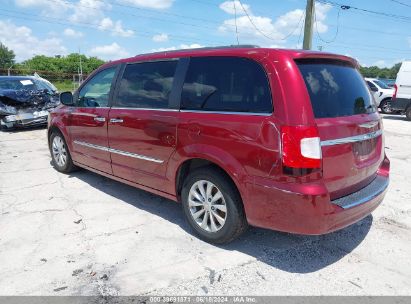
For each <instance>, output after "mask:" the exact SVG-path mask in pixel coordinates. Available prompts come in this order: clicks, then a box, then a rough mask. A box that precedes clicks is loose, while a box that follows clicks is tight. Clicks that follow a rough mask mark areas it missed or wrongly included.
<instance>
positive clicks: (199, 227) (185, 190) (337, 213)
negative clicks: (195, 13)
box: [48, 47, 389, 243]
mask: <svg viewBox="0 0 411 304" xmlns="http://www.w3.org/2000/svg"><path fill="white" fill-rule="evenodd" d="M60 100H61V102H62V104H63V106H61V107H58V108H57V109H55V110H54V111H53V112H51V115H50V121H49V125H48V139H49V147H50V153H51V157H52V163H53V165H54V167H55V168H56V169H57V170H58V171H60V172H63V173H69V172H71V171H72V170H74V169H75V168H76V167H82V168H86V169H88V170H91V171H94V172H97V173H98V174H101V175H104V176H107V177H109V178H112V179H114V180H117V181H121V182H124V183H126V184H129V185H132V186H135V187H138V188H141V189H144V190H147V191H150V192H152V193H155V194H158V195H161V196H163V197H166V198H169V199H172V200H175V201H180V202H181V203H182V206H183V212H184V215H185V217H186V219H187V221H188V223H189V224H190V225H191V227H192V228H193V229H194V231H195V232H196V233H197V235H199V237H201V238H202V239H204V240H206V241H209V242H215V243H225V242H229V241H231V240H233V239H235V238H236V237H238V236H239V235H240V234H241V233H242V232H243V231H244V230H245V229H246V228H247V226H248V225H252V226H257V227H264V228H269V229H274V230H280V231H287V232H292V233H299V234H324V233H328V232H331V231H335V230H337V229H341V228H343V227H346V226H348V225H350V224H352V223H354V222H357V221H358V220H360V219H362V218H363V217H365V216H367V215H368V214H370V213H371V212H372V211H373V210H374V209H375V208H376V207H377V206H378V205H379V204H380V203H381V201H382V199H383V197H384V195H385V192H386V189H387V186H388V182H389V177H388V175H389V160H388V159H387V157H386V155H385V153H384V144H383V138H382V136H383V135H382V133H383V126H382V123H381V118H380V116H379V114H378V111H377V107H376V105H375V103H374V102H373V99H372V96H371V93H370V91H369V90H368V88H367V86H366V83H365V81H364V79H363V78H362V76H361V75H360V73H359V71H358V64H357V62H356V61H355V60H354V59H352V58H349V57H346V56H339V55H334V54H329V53H321V52H309V51H293V50H278V49H268V48H254V47H221V48H205V49H197V50H181V51H171V52H168V51H167V52H161V53H152V54H145V55H140V56H136V57H133V58H128V59H124V60H119V61H113V62H110V63H107V64H105V65H103V66H102V67H100V68H99V69H98V70H97V71H95V72H94V73H93V74H92V75H91V76H89V78H88V79H87V80H86V81H85V82H84V83H83V84H82V85H81V86H80V88H79V89H78V90H77V91H76V92H75V93H74V94H72V93H70V92H64V93H62V94H61V95H60Z"/></svg>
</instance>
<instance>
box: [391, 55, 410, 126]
mask: <svg viewBox="0 0 411 304" xmlns="http://www.w3.org/2000/svg"><path fill="white" fill-rule="evenodd" d="M392 101H393V102H392V103H391V105H392V109H393V110H396V111H400V112H401V113H403V114H405V116H406V117H407V119H408V120H411V61H404V62H403V63H402V64H401V67H400V70H399V72H398V74H397V79H396V80H395V86H394V96H393V99H392Z"/></svg>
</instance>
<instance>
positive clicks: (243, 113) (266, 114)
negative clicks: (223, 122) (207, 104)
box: [180, 110, 273, 116]
mask: <svg viewBox="0 0 411 304" xmlns="http://www.w3.org/2000/svg"><path fill="white" fill-rule="evenodd" d="M180 112H182V113H203V114H229V115H252V116H271V115H273V113H272V112H271V113H256V112H228V111H201V110H180Z"/></svg>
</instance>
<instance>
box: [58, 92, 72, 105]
mask: <svg viewBox="0 0 411 304" xmlns="http://www.w3.org/2000/svg"><path fill="white" fill-rule="evenodd" d="M60 102H61V103H62V104H64V105H65V106H74V101H73V94H72V93H71V92H62V93H60Z"/></svg>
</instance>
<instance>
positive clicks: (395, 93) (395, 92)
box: [392, 84, 398, 100]
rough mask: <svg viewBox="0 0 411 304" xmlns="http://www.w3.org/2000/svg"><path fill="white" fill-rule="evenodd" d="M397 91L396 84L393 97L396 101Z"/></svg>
mask: <svg viewBox="0 0 411 304" xmlns="http://www.w3.org/2000/svg"><path fill="white" fill-rule="evenodd" d="M397 91H398V87H397V85H396V84H394V94H393V95H392V100H395V99H396V98H397Z"/></svg>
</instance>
